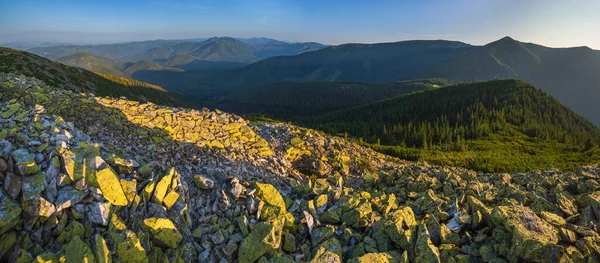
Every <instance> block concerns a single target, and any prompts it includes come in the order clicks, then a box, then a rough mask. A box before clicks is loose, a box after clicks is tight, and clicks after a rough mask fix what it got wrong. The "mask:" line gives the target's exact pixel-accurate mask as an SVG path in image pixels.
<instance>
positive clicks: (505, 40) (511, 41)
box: [486, 36, 519, 46]
mask: <svg viewBox="0 0 600 263" xmlns="http://www.w3.org/2000/svg"><path fill="white" fill-rule="evenodd" d="M514 43H519V41H517V40H515V39H514V38H512V37H509V36H505V37H503V38H501V39H498V40H496V41H494V42H491V43H489V44H487V45H486V46H494V45H505V44H514Z"/></svg>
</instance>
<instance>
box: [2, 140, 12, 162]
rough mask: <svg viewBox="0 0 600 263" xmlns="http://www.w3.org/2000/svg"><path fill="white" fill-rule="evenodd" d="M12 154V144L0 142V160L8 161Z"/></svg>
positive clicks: (5, 141) (4, 141)
mask: <svg viewBox="0 0 600 263" xmlns="http://www.w3.org/2000/svg"><path fill="white" fill-rule="evenodd" d="M11 152H12V144H11V143H10V142H9V141H7V140H1V141H0V158H2V159H4V160H8V157H10V153H11Z"/></svg>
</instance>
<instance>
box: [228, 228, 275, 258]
mask: <svg viewBox="0 0 600 263" xmlns="http://www.w3.org/2000/svg"><path fill="white" fill-rule="evenodd" d="M282 230H283V223H279V224H278V223H267V222H261V223H257V224H256V225H254V227H252V231H250V234H248V236H246V238H244V241H242V244H241V245H240V249H239V251H238V262H239V263H252V262H255V261H256V260H258V259H259V258H260V257H261V256H263V255H264V254H266V253H267V252H269V251H273V250H275V249H277V248H279V246H280V244H281V235H282Z"/></svg>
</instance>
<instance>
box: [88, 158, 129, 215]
mask: <svg viewBox="0 0 600 263" xmlns="http://www.w3.org/2000/svg"><path fill="white" fill-rule="evenodd" d="M96 178H97V180H98V185H100V190H101V191H102V195H103V196H104V198H106V200H108V202H110V203H111V204H113V205H116V206H126V205H127V203H128V202H127V196H125V193H124V192H123V188H121V183H120V181H119V177H118V176H117V174H116V173H115V172H114V171H113V170H112V168H110V167H106V168H104V169H102V170H100V171H98V173H97V174H96Z"/></svg>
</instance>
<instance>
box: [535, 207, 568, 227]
mask: <svg viewBox="0 0 600 263" xmlns="http://www.w3.org/2000/svg"><path fill="white" fill-rule="evenodd" d="M540 216H541V218H542V219H544V220H546V222H548V223H550V224H551V225H553V226H556V227H563V226H565V225H566V224H567V221H566V220H565V219H564V218H562V217H560V216H559V215H557V214H554V213H550V212H546V211H541V212H540Z"/></svg>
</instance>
